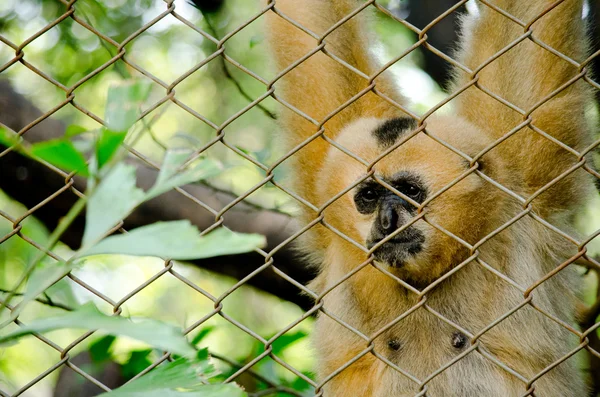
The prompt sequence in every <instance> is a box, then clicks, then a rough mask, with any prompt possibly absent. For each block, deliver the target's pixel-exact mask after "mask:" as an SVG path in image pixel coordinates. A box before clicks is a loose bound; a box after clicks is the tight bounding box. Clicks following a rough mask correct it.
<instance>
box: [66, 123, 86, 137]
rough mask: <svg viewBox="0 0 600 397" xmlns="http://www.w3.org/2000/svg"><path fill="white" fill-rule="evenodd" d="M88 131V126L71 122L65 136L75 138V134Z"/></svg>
mask: <svg viewBox="0 0 600 397" xmlns="http://www.w3.org/2000/svg"><path fill="white" fill-rule="evenodd" d="M87 131H88V130H87V129H86V128H83V127H82V126H80V125H75V124H71V125H70V126H68V127H67V129H66V130H65V138H73V137H74V136H77V135H79V134H83V133H84V132H87Z"/></svg>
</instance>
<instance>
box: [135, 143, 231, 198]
mask: <svg viewBox="0 0 600 397" xmlns="http://www.w3.org/2000/svg"><path fill="white" fill-rule="evenodd" d="M191 153H192V151H190V150H179V149H171V150H167V152H166V153H165V157H164V159H163V163H162V165H161V167H160V172H159V174H158V178H157V179H156V182H155V183H154V186H152V188H150V190H148V192H147V193H146V200H149V199H151V198H154V197H156V196H159V195H161V194H163V193H165V192H168V191H169V190H171V189H173V188H175V187H177V186H182V185H187V184H188V183H193V182H197V181H199V180H201V179H206V178H210V177H211V176H215V175H217V174H218V173H219V172H220V171H221V167H220V165H219V162H217V161H215V160H212V159H201V160H199V161H198V162H196V163H195V164H193V165H192V166H190V167H188V168H186V169H183V170H180V168H181V166H182V165H183V164H184V162H185V161H186V160H187V159H188V158H189V156H190V155H191Z"/></svg>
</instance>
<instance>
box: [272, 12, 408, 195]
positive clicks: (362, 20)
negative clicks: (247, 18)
mask: <svg viewBox="0 0 600 397" xmlns="http://www.w3.org/2000/svg"><path fill="white" fill-rule="evenodd" d="M301 1H302V5H301V6H300V5H299V4H298V1H297V0H278V1H277V2H276V5H275V11H276V12H279V13H281V14H283V15H285V16H287V17H289V18H291V19H293V20H294V21H296V22H297V23H299V24H301V25H302V26H303V27H306V28H308V29H309V30H310V31H312V32H314V33H315V34H317V35H318V36H319V37H322V35H323V34H324V33H325V32H327V31H328V29H330V28H331V27H332V26H333V25H335V24H336V23H337V22H338V21H340V20H342V19H343V18H344V17H346V16H347V15H349V14H352V12H353V11H354V10H356V9H358V8H359V7H360V6H361V5H363V4H364V2H363V1H360V0H336V1H325V0H301ZM373 9H374V8H373V7H372V6H369V7H367V9H365V10H363V11H361V12H360V13H359V14H358V15H357V16H355V17H353V18H352V19H350V20H349V21H347V22H345V23H344V24H343V25H342V26H340V27H339V28H337V29H335V30H334V31H333V32H331V33H330V34H329V35H327V37H326V38H325V40H324V42H325V51H329V52H330V53H331V54H334V55H335V56H336V57H339V58H341V59H342V60H344V61H345V62H347V63H348V64H350V65H352V66H353V67H355V68H356V69H358V70H360V71H361V72H363V73H364V74H366V75H372V74H373V72H374V71H375V70H376V65H375V60H374V57H373V55H372V54H371V52H370V51H369V50H370V48H372V47H373V46H374V43H375V40H374V39H373V37H372V36H371V35H370V34H369V33H368V32H369V31H372V29H369V28H368V27H366V26H365V25H368V23H369V16H368V14H370V13H371V12H372V10H373ZM276 12H269V13H268V15H267V18H268V19H267V32H266V34H267V36H268V41H269V44H270V46H271V53H272V54H274V56H275V61H276V69H277V71H278V72H279V71H282V70H284V69H285V68H287V67H288V66H290V65H292V64H293V63H294V62H296V61H299V60H300V59H302V58H303V57H304V56H305V55H307V54H309V53H311V51H313V50H314V49H316V48H318V46H319V43H318V40H317V39H315V38H313V37H311V36H310V35H309V34H307V33H305V32H303V31H302V30H301V29H299V28H297V27H295V26H293V25H292V24H291V23H289V22H288V21H286V20H285V19H284V18H282V17H280V16H279V15H277V14H276ZM376 84H377V88H378V89H379V90H381V91H382V92H384V93H386V95H388V96H390V97H392V98H394V99H395V100H396V101H402V100H403V99H402V97H401V95H400V94H399V93H398V92H397V90H396V88H395V87H393V85H392V84H390V83H389V82H388V81H386V79H385V76H380V77H378V78H377V79H376ZM368 86H369V83H368V80H367V79H365V78H363V77H361V76H360V75H358V74H356V73H355V72H353V71H351V70H350V69H348V68H347V67H345V66H342V65H341V64H340V63H338V62H337V61H335V60H333V59H331V58H330V57H329V56H327V55H326V54H324V53H323V52H322V51H317V52H316V53H314V54H313V55H312V56H311V57H310V58H308V59H307V60H305V61H304V62H302V63H301V64H300V65H298V66H296V67H294V68H293V69H292V70H291V71H290V72H289V73H287V74H286V75H285V76H283V77H282V78H281V79H280V80H279V81H277V82H276V84H275V95H277V96H278V97H279V98H282V99H283V100H284V101H287V102H288V103H290V104H291V105H292V106H294V107H296V108H297V109H299V110H300V111H301V112H303V113H305V114H306V115H308V116H309V117H311V118H312V119H314V120H315V121H316V122H317V123H321V122H323V121H324V120H325V119H326V118H328V116H330V115H331V114H332V113H334V112H335V111H336V109H338V108H339V107H341V106H342V105H344V104H345V103H346V102H348V101H349V100H350V99H351V98H352V97H353V96H355V95H356V94H358V93H359V92H361V91H362V90H364V89H365V88H366V87H368ZM400 114H402V113H401V111H400V110H398V108H396V107H395V106H393V105H391V104H389V103H388V102H386V101H384V100H382V99H381V98H379V97H378V96H377V95H375V94H373V93H372V92H368V93H366V94H365V95H364V96H362V97H361V98H360V99H358V100H357V101H356V102H354V103H352V104H351V105H350V106H348V107H346V108H345V109H344V110H342V111H341V112H339V113H337V114H336V115H335V116H333V117H332V118H331V119H330V120H328V121H327V122H326V123H325V125H324V127H325V135H326V136H327V137H329V138H332V139H335V137H336V136H337V134H338V133H339V131H340V130H341V129H342V128H343V127H344V126H346V125H348V124H349V123H351V122H352V121H354V120H355V119H357V118H359V117H394V116H398V115H400ZM280 118H281V125H282V126H283V128H284V130H285V131H283V134H284V137H285V139H286V140H287V145H286V146H287V148H288V149H289V148H293V147H295V146H296V145H298V144H300V143H301V142H303V141H304V140H306V139H308V138H309V137H311V136H314V135H315V134H316V133H317V131H319V128H318V126H317V125H315V124H314V123H312V122H309V121H307V120H306V119H305V118H303V117H302V116H299V115H298V114H296V113H295V112H293V111H291V110H289V109H287V108H284V111H283V113H282V114H281V117H280ZM330 147H331V145H330V144H328V143H327V142H326V141H325V140H324V139H322V138H317V139H315V140H313V141H312V142H311V143H310V144H308V145H307V146H306V147H304V148H303V149H302V150H300V151H299V152H298V153H296V154H295V155H294V156H293V159H294V161H296V163H295V164H296V165H295V178H296V179H297V181H298V182H299V183H297V192H298V193H299V194H300V196H301V197H303V198H304V199H307V200H308V201H309V202H312V203H314V204H317V205H318V204H319V203H317V202H316V197H315V195H314V192H315V191H316V189H315V183H316V182H315V181H316V175H317V174H318V173H319V172H320V171H321V170H322V162H323V159H324V157H325V154H326V151H327V150H328V149H329V148H330Z"/></svg>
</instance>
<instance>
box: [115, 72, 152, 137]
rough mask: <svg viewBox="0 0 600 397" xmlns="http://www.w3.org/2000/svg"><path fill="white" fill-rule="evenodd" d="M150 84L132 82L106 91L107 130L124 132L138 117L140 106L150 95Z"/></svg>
mask: <svg viewBox="0 0 600 397" xmlns="http://www.w3.org/2000/svg"><path fill="white" fill-rule="evenodd" d="M150 88H151V86H150V83H148V82H146V81H134V82H127V83H124V84H119V85H114V86H112V87H110V88H109V89H108V98H107V99H106V114H105V120H106V124H107V127H108V129H109V130H111V131H121V132H126V131H127V130H129V128H130V127H131V126H132V125H133V124H134V123H135V122H136V120H137V119H138V117H139V115H140V110H139V109H140V105H141V104H142V102H144V101H145V100H146V99H147V98H148V95H149V94H150Z"/></svg>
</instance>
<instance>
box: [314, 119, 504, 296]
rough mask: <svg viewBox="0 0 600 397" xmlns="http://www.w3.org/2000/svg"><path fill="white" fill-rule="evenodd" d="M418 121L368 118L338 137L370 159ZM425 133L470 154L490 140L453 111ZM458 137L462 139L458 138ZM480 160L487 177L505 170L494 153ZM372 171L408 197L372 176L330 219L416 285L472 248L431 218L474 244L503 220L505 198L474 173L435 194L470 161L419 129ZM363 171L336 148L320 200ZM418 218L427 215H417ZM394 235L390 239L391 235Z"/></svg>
mask: <svg viewBox="0 0 600 397" xmlns="http://www.w3.org/2000/svg"><path fill="white" fill-rule="evenodd" d="M416 127H417V125H416V123H415V122H414V121H413V120H412V119H409V118H404V117H402V118H394V119H388V120H380V119H374V118H364V119H360V120H358V121H357V122H355V123H353V124H351V125H350V126H348V127H347V128H346V129H344V130H343V131H342V132H341V134H340V136H339V137H338V138H337V139H336V141H337V142H338V143H339V144H340V145H341V146H343V147H344V148H346V149H348V150H349V151H350V152H352V153H354V154H355V155H357V156H358V157H360V158H361V159H363V160H365V161H367V162H369V163H370V162H372V161H374V160H375V159H376V158H378V157H379V156H380V155H381V154H382V153H383V152H385V151H386V150H388V149H389V148H390V147H391V146H393V145H394V144H396V143H397V142H398V141H399V140H401V139H403V138H406V136H407V135H409V134H410V133H411V132H412V131H414V130H415V129H416ZM427 132H428V133H431V134H433V135H435V136H436V137H438V138H440V139H442V140H444V141H445V142H447V143H449V144H450V145H452V146H453V147H455V148H457V149H459V150H461V151H462V152H464V153H468V154H469V155H475V154H477V153H478V152H480V151H481V150H482V149H483V148H485V147H486V146H487V143H489V140H488V138H486V136H485V135H484V134H483V133H482V132H481V131H478V130H477V129H476V128H475V127H473V126H472V125H470V124H469V123H467V122H465V121H463V120H461V119H459V118H456V117H443V116H441V117H437V118H431V119H428V121H427ZM458 136H461V140H460V142H457V141H456V137H458ZM465 136H467V137H468V138H467V139H465ZM483 161H484V162H485V173H486V175H488V176H490V175H489V174H488V171H489V170H493V173H494V174H501V173H502V170H503V164H502V163H500V161H499V159H497V158H496V157H495V156H494V154H493V152H490V153H488V154H486V155H485V156H484V160H483ZM373 169H374V171H375V175H376V176H377V177H379V178H381V179H382V180H383V181H385V183H387V184H389V185H390V186H392V187H393V188H394V189H396V190H397V191H399V192H400V193H402V194H403V195H404V196H406V197H401V196H399V195H397V194H396V193H395V192H393V191H392V190H390V189H389V188H388V187H385V186H383V185H382V184H380V183H379V182H377V181H376V180H375V179H374V178H372V177H370V178H367V179H365V180H363V181H361V182H360V183H359V184H358V185H357V186H356V187H354V188H353V189H352V190H350V191H349V192H348V193H346V194H345V195H344V196H342V197H340V198H339V199H338V200H336V201H335V202H334V203H333V204H332V205H331V206H329V207H328V208H327V209H326V210H325V212H324V214H325V219H326V220H327V221H329V222H331V223H332V224H333V225H334V226H335V227H336V228H338V229H339V230H341V231H342V232H344V233H345V234H347V235H348V236H349V237H351V238H352V239H354V240H355V241H357V242H359V243H361V244H362V245H363V246H365V247H366V248H368V249H373V248H374V247H376V248H375V249H374V251H373V255H374V257H375V260H376V261H377V262H378V263H379V264H382V265H386V266H388V269H389V270H390V271H392V272H394V273H396V274H398V275H399V276H400V277H403V278H404V279H406V280H407V281H412V282H413V283H418V284H421V283H429V282H431V281H433V280H434V279H435V278H438V277H440V276H441V275H443V274H444V273H445V272H447V271H448V270H450V269H451V268H452V267H453V266H456V265H458V264H459V263H460V262H461V261H463V260H464V259H466V258H467V257H468V255H469V251H468V249H466V248H465V247H464V246H463V245H461V244H460V243H458V242H457V241H456V240H455V239H453V238H452V237H450V236H448V235H447V234H445V233H443V232H441V231H439V230H438V229H436V227H434V226H432V225H431V224H430V223H428V222H431V223H434V224H436V225H438V226H441V227H443V228H444V229H446V230H448V231H449V232H451V233H452V234H454V235H456V236H457V237H459V238H460V239H463V240H464V241H466V242H468V243H469V244H475V243H476V242H477V241H479V240H480V239H481V238H483V237H484V236H485V235H486V234H488V233H489V232H491V231H492V230H493V228H495V227H498V226H500V225H501V224H502V222H501V221H500V219H501V218H502V214H503V213H504V214H506V213H507V204H508V202H509V201H508V198H507V196H506V195H504V194H502V193H501V191H500V190H499V189H497V188H495V187H493V186H492V185H491V184H489V183H488V182H486V181H485V180H484V179H483V178H481V177H479V176H478V175H475V174H470V175H468V176H467V177H465V178H464V179H462V180H461V181H460V182H458V183H456V184H455V185H454V186H452V187H451V188H449V189H447V190H445V191H444V192H443V193H442V194H440V195H439V196H437V194H438V193H439V192H440V191H442V190H443V189H446V187H447V186H448V185H449V184H452V182H453V181H454V180H455V179H457V178H458V177H459V176H460V175H461V174H464V173H465V172H466V171H467V170H468V169H469V163H468V161H467V160H465V159H464V158H462V157H461V156H459V155H458V154H456V153H454V152H453V151H451V150H450V149H448V148H446V147H444V146H443V145H442V144H440V143H438V142H436V141H435V140H434V139H433V138H431V137H430V136H428V135H426V134H424V133H422V132H421V133H419V134H417V135H415V136H414V137H412V138H410V139H409V140H408V141H406V142H405V143H403V144H402V145H400V146H399V147H398V148H396V149H395V150H393V151H392V152H391V153H389V154H388V155H387V156H385V157H384V158H382V159H381V160H380V161H379V162H377V163H376V164H375V166H374V167H373ZM489 172H491V171H489ZM365 175H366V166H365V165H364V164H361V163H360V162H359V161H357V160H356V159H353V158H351V157H350V156H348V155H347V154H345V153H343V152H342V151H340V150H339V149H337V148H335V147H331V148H330V149H329V152H328V156H327V159H326V161H325V167H324V172H323V173H322V174H321V175H320V179H321V180H320V181H319V182H320V183H319V184H318V186H320V191H319V197H320V198H321V199H322V202H321V204H322V203H325V202H327V201H328V200H329V199H331V197H333V196H335V195H336V194H339V192H340V191H343V190H344V189H347V188H348V187H349V186H352V185H353V184H356V182H357V181H358V180H361V179H363V178H364V176H365ZM424 203H425V205H424V206H422V208H419V206H421V205H422V204H424ZM502 211H504V212H502ZM419 216H424V219H425V220H427V221H425V220H424V219H418V220H416V221H414V219H415V218H418V217H419ZM494 221H495V222H494ZM411 222H412V223H411ZM409 223H410V225H408V224H409ZM407 225H408V226H407ZM400 229H401V231H400V232H398V230H400ZM390 235H393V237H391V238H388V237H389V236H390ZM384 239H386V241H385V242H383V243H381V242H382V241H383V240H384ZM377 244H379V245H377ZM361 254H362V256H363V260H364V253H361Z"/></svg>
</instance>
